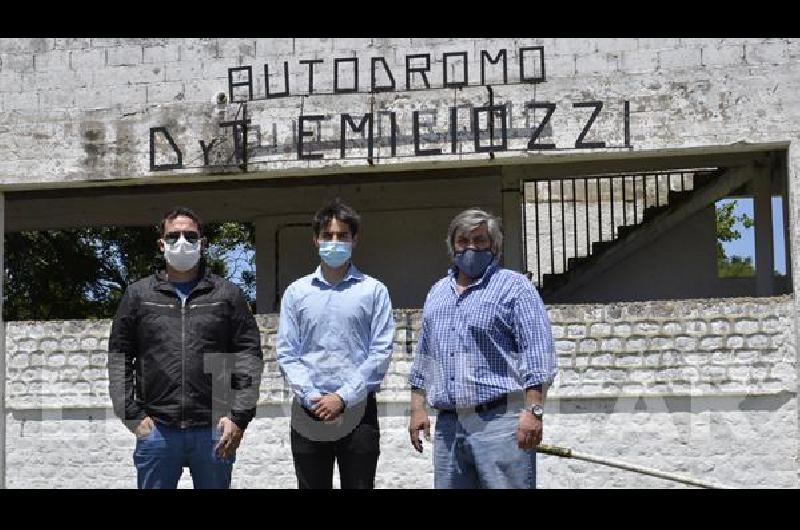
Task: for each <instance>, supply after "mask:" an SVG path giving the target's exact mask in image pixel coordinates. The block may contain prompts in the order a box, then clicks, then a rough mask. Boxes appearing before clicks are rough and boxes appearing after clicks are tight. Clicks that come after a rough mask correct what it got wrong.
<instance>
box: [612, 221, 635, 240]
mask: <svg viewBox="0 0 800 530" xmlns="http://www.w3.org/2000/svg"><path fill="white" fill-rule="evenodd" d="M638 228H639V225H638V224H635V225H622V226H619V227H617V239H622V238H623V237H627V236H628V234H630V233H631V232H635V231H636V229H638Z"/></svg>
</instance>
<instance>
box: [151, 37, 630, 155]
mask: <svg viewBox="0 0 800 530" xmlns="http://www.w3.org/2000/svg"><path fill="white" fill-rule="evenodd" d="M456 49H457V48H456ZM413 51H414V52H420V53H411V54H407V55H400V56H399V57H398V58H397V59H398V60H399V62H400V65H401V66H399V67H398V66H396V64H395V58H394V57H392V58H391V59H390V60H387V58H386V57H380V56H378V57H369V64H367V61H366V59H367V58H366V57H363V58H360V57H354V56H350V57H325V58H319V56H316V57H314V58H302V59H301V58H299V57H298V58H297V59H293V60H287V61H282V62H283V72H280V62H275V63H274V64H271V65H267V64H264V65H263V76H264V77H263V78H261V77H260V75H261V72H262V70H260V69H259V70H257V73H256V75H257V76H258V79H254V77H253V66H251V65H242V66H236V67H233V68H228V95H229V96H230V98H229V102H230V103H235V104H238V105H240V106H241V107H242V109H244V116H243V117H242V118H240V119H237V118H238V113H237V115H236V117H235V118H233V120H230V118H229V119H228V121H222V122H221V123H219V127H220V129H225V128H226V127H230V128H232V131H231V132H232V133H233V143H234V151H233V152H234V155H235V156H236V158H237V163H238V164H239V167H240V168H241V169H242V171H247V168H248V163H253V164H261V163H270V162H283V161H284V160H285V158H283V157H285V155H286V154H287V153H291V154H290V156H294V155H295V154H296V156H297V159H298V160H301V161H308V160H323V159H325V158H328V159H331V158H335V157H336V156H337V155H336V152H337V151H338V156H339V157H340V158H341V159H345V158H348V159H350V160H365V161H366V163H368V164H370V165H372V164H375V163H380V162H381V161H382V160H385V159H386V158H393V159H396V158H405V157H414V156H436V155H442V154H447V155H457V156H464V155H476V154H484V153H486V154H488V156H489V157H490V158H494V156H495V153H499V152H501V151H506V152H509V153H510V152H515V151H518V152H530V151H546V150H571V149H626V150H630V149H633V145H632V144H631V123H630V121H631V113H630V102H629V101H628V100H622V105H621V108H619V107H617V106H616V104H615V103H612V105H611V107H606V108H613V109H614V111H613V113H609V112H608V111H607V114H604V119H603V120H601V121H600V122H599V123H600V124H599V125H597V126H595V123H596V120H597V118H598V116H599V115H600V112H601V111H602V110H603V106H604V104H605V103H608V102H603V101H601V100H600V98H599V97H598V96H597V95H590V96H586V97H585V99H589V101H575V102H563V103H559V105H560V107H559V108H558V109H556V106H557V105H556V103H554V102H553V101H555V100H558V101H561V100H560V99H559V98H558V96H557V95H550V94H548V96H547V97H546V99H548V100H549V101H537V99H536V87H535V85H537V84H539V83H544V82H546V79H547V77H546V75H545V60H544V55H545V53H544V46H523V47H520V48H518V49H517V50H516V52H514V50H510V49H507V48H498V49H494V50H487V49H480V48H477V49H475V50H474V51H447V52H442V53H441V54H437V56H436V57H435V61H436V62H437V63H438V62H441V65H442V69H441V70H432V65H434V59H432V54H431V53H421V52H422V50H419V49H418V48H416V47H415V48H414V49H413ZM512 53H513V55H512ZM470 54H473V56H470ZM354 55H355V54H354ZM512 56H513V57H514V60H516V58H519V69H518V70H519V71H518V75H517V67H516V65H512V68H511V69H510V70H509V60H511V57H512ZM403 57H405V87H401V86H400V85H399V83H400V81H401V78H402V75H403V74H402V73H400V72H399V70H400V69H402V68H403V67H402V61H403ZM470 60H472V61H474V62H479V63H480V72H478V65H477V64H474V65H473V66H472V68H470V63H469V61H470ZM270 66H272V68H273V71H272V73H270ZM435 66H436V68H438V64H436V65H435ZM367 68H369V72H367V71H366V69H367ZM292 69H294V71H290V70H292ZM360 69H364V70H365V71H364V72H360ZM393 69H394V72H393V71H392V70H393ZM487 69H489V70H491V75H489V76H488V79H487ZM501 69H502V70H501ZM275 70H277V71H275ZM315 70H316V73H317V84H316V85H315V84H314V81H315V76H314V74H315ZM323 71H324V72H323ZM439 72H441V78H440V77H439ZM396 73H398V74H399V75H400V76H401V77H400V78H396V77H395V75H394V74H396ZM470 73H471V75H472V78H470ZM361 74H363V76H361ZM367 74H368V75H369V84H368V86H367V85H366V84H365V86H363V87H361V86H360V83H359V79H364V78H365V76H366V75H367ZM304 75H305V76H307V79H308V86H307V89H306V82H305V80H304V79H303V76H304ZM501 75H502V77H501ZM501 79H502V81H501ZM262 80H263V84H262ZM500 85H505V86H508V87H510V86H511V85H516V86H515V87H514V88H513V89H511V90H506V89H505V88H506V87H505V86H503V87H501V86H500ZM531 85H533V86H531ZM479 88H480V89H483V90H486V91H487V93H488V94H487V95H488V101H487V99H484V98H483V96H482V94H479V93H477V91H476V90H475V89H479ZM498 89H499V90H498ZM429 90H431V91H436V90H439V91H441V90H445V91H449V93H448V94H441V93H440V94H438V95H436V96H430V97H428V96H427V95H426V96H425V97H424V98H423V97H417V98H416V99H417V101H415V97H414V96H415V94H414V93H415V92H418V91H429ZM254 91H257V92H259V93H258V94H254ZM528 91H530V92H532V94H528V93H526V92H528ZM387 92H397V93H398V94H397V95H396V96H395V97H392V96H391V95H390V96H388V97H386V96H384V94H386V93H387ZM402 92H406V93H405V94H402V95H401V94H399V93H402ZM347 94H350V96H348V95H347ZM342 95H344V96H343V97H342ZM354 95H355V96H354ZM224 96H225V92H224V91H223V92H220V93H219V94H218V96H217V101H216V102H215V106H214V110H213V111H212V114H215V115H217V116H219V118H217V119H220V120H224V119H225V115H226V113H227V112H229V110H227V109H225V110H223V107H224V104H225V101H224V100H225V97H224ZM361 96H364V97H361ZM495 96H497V98H496V99H497V101H495ZM531 96H532V97H531ZM307 97H308V98H313V99H311V100H310V101H308V102H307V104H308V105H309V106H310V107H311V108H312V109H314V114H312V115H305V114H304V104H306V99H305V98H307ZM337 97H341V98H342V100H345V99H346V100H347V101H351V102H354V104H355V105H356V106H362V108H361V109H359V108H356V109H352V110H354V111H348V109H346V108H342V109H340V110H339V109H337V112H336V113H335V114H326V113H325V110H324V108H320V104H322V105H325V104H327V103H328V102H330V101H331V100H332V99H334V98H337ZM278 98H298V99H299V100H298V101H297V107H299V119H298V118H297V117H294V116H289V117H286V114H285V113H286V111H287V109H290V108H292V107H294V106H295V103H294V102H293V101H290V102H274V100H275V99H278ZM517 98H519V99H517ZM409 100H410V101H409ZM250 101H259V103H258V104H256V105H254V106H253V108H252V110H254V111H255V112H254V113H253V114H252V116H253V118H254V119H255V121H256V122H258V121H259V120H264V119H266V120H273V121H272V123H269V122H266V123H256V124H255V125H250V120H249V119H248V115H247V104H248V102H250ZM271 102H272V104H270V103H271ZM449 102H452V103H449ZM337 106H338V105H337ZM515 106H516V107H515ZM521 107H522V108H523V109H524V111H523V113H522V114H523V115H522V117H520V113H519V111H518V110H517V113H516V114H515V113H514V112H513V111H514V109H520V108H521ZM586 108H589V109H591V110H592V112H591V115H589V116H588V117H587V120H586V121H585V122H584V125H583V128H582V130H581V131H580V132H579V133H577V134H575V135H574V136H572V138H569V139H566V140H565V139H563V136H564V135H563V133H564V131H563V130H559V131H557V132H558V134H556V132H554V129H556V128H557V127H565V126H566V124H569V123H572V121H573V120H574V119H575V118H576V117H577V118H578V119H580V116H582V115H584V114H585V110H583V109H586ZM556 110H558V112H559V118H558V119H557V120H556V121H555V122H554V121H553V116H554V114H555V112H556ZM448 111H449V112H448ZM306 112H307V110H306ZM459 112H463V114H459ZM537 112H541V114H537ZM445 113H446V114H445ZM562 113H572V115H571V116H569V117H564V120H563V121H562V120H561V115H562ZM337 115H338V117H337ZM421 115H422V117H421ZM484 115H485V116H486V117H487V127H486V129H488V131H487V130H485V129H484V130H481V128H480V126H479V123H480V119H481V118H482V117H483V116H484ZM576 115H577V116H576ZM353 116H355V117H356V118H355V119H354V118H353ZM437 116H440V117H445V116H449V124H447V126H446V131H445V130H440V129H444V128H445V125H444V124H443V123H438V124H437ZM467 116H469V117H468V118H467ZM387 117H388V118H389V119H388V120H386V118H387ZM459 118H461V120H460V121H459ZM279 119H287V120H291V124H289V123H286V124H285V125H286V128H285V129H284V132H279V131H280V125H279V124H278V123H276V121H277V120H279ZM426 119H427V121H428V122H427V123H426ZM444 119H446V118H444ZM444 119H443V120H442V121H444ZM324 120H336V121H335V122H332V124H333V125H334V126H333V127H323V126H322V122H323V121H324ZM357 120H358V123H356V121H357ZM382 120H383V123H386V121H389V122H390V129H389V131H388V134H387V131H386V130H385V127H382V125H381V121H382ZM431 120H432V121H431ZM497 120H499V121H500V127H501V128H500V131H499V133H500V134H499V135H496V134H495V125H496V123H497ZM612 120H613V121H614V122H615V123H618V126H619V129H620V131H619V132H620V133H621V134H620V135H619V136H620V137H621V138H622V142H621V143H620V144H617V145H608V144H607V143H606V142H604V141H599V140H598V141H592V142H587V141H585V140H586V137H587V136H588V135H589V133H590V132H591V131H592V127H593V126H595V129H594V133H593V136H605V135H612V134H613V131H612V123H611V122H612ZM520 121H524V125H523V124H521V123H520ZM309 122H313V123H314V125H313V127H314V130H312V129H311V128H310V124H309ZM376 122H377V123H376ZM336 124H339V125H340V127H339V128H338V130H337V128H336ZM270 128H271V130H272V135H271V137H270V139H269V141H267V142H266V143H262V133H261V131H262V130H263V131H267V130H269V129H270ZM376 128H377V131H375V129H376ZM420 129H422V132H421V131H420ZM323 130H324V132H325V134H323ZM348 130H349V131H351V132H350V134H351V138H350V139H349V140H348V138H347V136H348ZM331 131H333V132H332V133H331ZM358 133H360V135H361V136H360V138H359V137H354V136H355V135H356V134H358ZM157 134H161V135H162V136H163V138H159V141H160V143H159V145H160V146H161V148H162V150H163V149H165V146H166V144H169V146H170V148H171V149H172V151H173V152H174V153H175V156H176V158H177V162H176V163H164V164H157V163H156V153H155V149H156V135H157ZM227 134H228V133H227V131H226V132H224V133H223V132H220V133H218V134H217V135H215V136H214V137H213V138H211V139H210V141H208V140H194V141H182V142H181V145H188V146H191V147H190V148H191V149H198V148H197V144H199V149H198V150H197V151H196V153H195V152H193V153H189V154H187V156H189V158H190V159H192V160H200V159H201V158H202V161H203V165H202V166H199V165H198V166H196V167H190V168H184V166H183V156H182V153H181V151H180V149H179V148H178V146H177V145H176V143H175V141H174V140H173V139H172V137H171V136H170V134H169V132H168V131H167V129H166V127H153V128H151V129H150V171H167V170H174V169H200V170H206V171H210V170H213V169H218V168H219V167H220V166H224V167H225V168H228V167H230V166H232V165H233V164H231V163H230V161H231V159H230V158H229V159H228V161H227V162H224V163H221V162H219V161H218V162H217V163H215V164H212V160H211V159H212V158H213V157H212V150H214V149H215V147H216V148H217V149H218V148H219V146H221V145H223V144H225V142H227V141H229V140H230V138H229V137H226V136H227ZM248 134H249V135H250V139H249V141H248ZM328 134H330V135H331V136H332V137H330V138H328V137H327V135H328ZM265 136H266V135H265ZM576 136H577V138H575V137H576ZM612 137H616V136H612ZM573 139H574V143H573ZM164 140H166V142H164ZM365 140H366V141H365ZM487 140H488V142H487ZM548 140H549V141H548ZM195 142H197V143H195ZM309 142H312V143H313V145H314V147H311V150H309V145H308V143H309ZM337 142H338V145H337ZM448 143H449V148H448V149H447V153H444V150H443V149H442V147H444V146H445V145H446V144H448ZM557 143H558V144H559V145H556V144H557ZM423 144H426V145H425V147H424V148H423V147H422V145H423ZM348 146H350V149H351V151H352V150H353V149H354V148H355V149H357V151H355V152H351V153H348V152H347V150H348ZM364 147H366V149H364ZM389 148H390V149H389ZM412 148H413V149H412ZM364 151H366V156H364ZM162 154H163V153H162ZM168 154H169V153H168ZM373 156H376V157H377V160H373ZM162 158H163V157H162ZM218 160H219V159H218Z"/></svg>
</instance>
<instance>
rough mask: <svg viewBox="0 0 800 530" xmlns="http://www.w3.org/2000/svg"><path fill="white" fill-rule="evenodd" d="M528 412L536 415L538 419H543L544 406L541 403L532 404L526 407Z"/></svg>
mask: <svg viewBox="0 0 800 530" xmlns="http://www.w3.org/2000/svg"><path fill="white" fill-rule="evenodd" d="M525 410H527V411H528V412H530V413H531V414H533V415H534V416H536V419H538V420H541V419H542V416H544V407H543V406H541V405H539V404H538V403H536V404H534V405H531V406H530V407H528V408H526V409H525Z"/></svg>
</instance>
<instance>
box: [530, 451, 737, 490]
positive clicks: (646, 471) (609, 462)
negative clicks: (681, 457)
mask: <svg viewBox="0 0 800 530" xmlns="http://www.w3.org/2000/svg"><path fill="white" fill-rule="evenodd" d="M536 451H537V452H538V453H542V454H546V455H551V456H560V457H563V458H575V459H577V460H585V461H587V462H593V463H595V464H603V465H605V466H611V467H617V468H619V469H625V470H626V471H633V472H634V473H641V474H642V475H650V476H653V477H658V478H663V479H666V480H672V481H674V482H682V483H684V484H689V485H691V486H698V487H700V488H709V489H732V488H731V486H725V485H722V484H715V483H713V482H706V481H703V480H697V479H695V478H692V477H686V476H683V475H677V474H675V473H667V472H666V471H659V470H658V469H653V468H651V467H645V466H637V465H633V464H628V463H627V462H622V461H620V460H614V459H611V458H602V457H599V456H593V455H590V454H586V453H578V452H576V451H573V450H572V449H569V448H567V447H557V446H554V445H544V444H541V445H539V446H537V447H536Z"/></svg>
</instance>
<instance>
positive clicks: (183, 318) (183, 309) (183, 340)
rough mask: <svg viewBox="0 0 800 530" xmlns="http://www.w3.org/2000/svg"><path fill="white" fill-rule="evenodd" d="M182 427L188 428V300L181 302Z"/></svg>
mask: <svg viewBox="0 0 800 530" xmlns="http://www.w3.org/2000/svg"><path fill="white" fill-rule="evenodd" d="M187 299H188V298H187ZM181 428H182V429H185V428H186V302H183V303H182V304H181Z"/></svg>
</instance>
